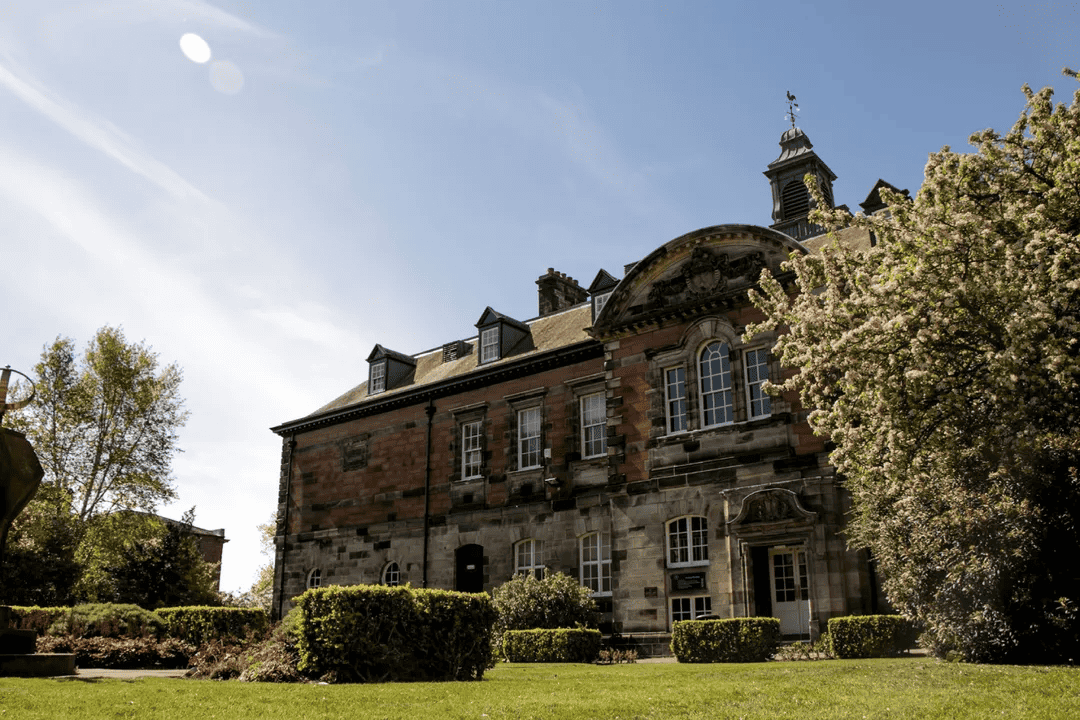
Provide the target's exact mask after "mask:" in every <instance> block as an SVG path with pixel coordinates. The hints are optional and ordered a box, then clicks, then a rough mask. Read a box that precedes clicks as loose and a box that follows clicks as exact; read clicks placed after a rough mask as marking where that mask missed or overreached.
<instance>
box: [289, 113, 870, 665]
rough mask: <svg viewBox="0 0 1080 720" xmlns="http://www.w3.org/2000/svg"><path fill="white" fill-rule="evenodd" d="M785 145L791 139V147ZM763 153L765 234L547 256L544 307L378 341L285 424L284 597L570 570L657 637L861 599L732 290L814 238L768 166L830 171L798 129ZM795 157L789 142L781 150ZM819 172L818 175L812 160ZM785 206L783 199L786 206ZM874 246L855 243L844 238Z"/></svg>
mask: <svg viewBox="0 0 1080 720" xmlns="http://www.w3.org/2000/svg"><path fill="white" fill-rule="evenodd" d="M785 143H786V144H787V146H790V147H787V146H785ZM781 149H782V153H781V158H778V160H777V161H776V162H774V163H773V164H771V165H770V173H772V174H771V175H769V173H767V175H769V177H770V181H771V182H772V184H773V196H774V199H775V200H776V204H775V207H774V220H776V223H775V224H774V226H773V227H772V228H765V227H758V226H753V225H738V224H730V225H719V226H715V227H709V228H704V229H701V230H696V231H694V232H691V233H688V234H686V235H683V236H681V237H678V238H675V239H673V240H670V241H668V242H666V243H664V244H663V245H661V246H660V247H658V248H657V249H656V250H654V251H653V252H651V253H649V254H648V255H647V256H646V257H645V258H643V259H641V260H639V261H638V262H636V263H634V264H632V265H629V266H627V268H626V270H625V273H624V276H623V277H622V278H616V277H615V276H613V275H611V274H609V273H608V272H606V271H604V270H600V271H599V272H598V273H597V276H596V279H595V280H594V281H593V282H592V284H591V285H590V286H589V287H588V288H587V289H585V288H583V287H581V285H580V284H579V283H578V282H577V281H575V280H574V279H573V278H569V277H567V276H566V275H564V274H562V273H558V272H555V271H554V270H549V271H548V272H547V273H546V274H545V275H543V276H542V277H540V279H539V280H537V285H538V288H539V302H538V306H539V315H538V317H536V318H533V319H531V320H527V321H519V320H516V319H513V318H510V317H507V316H505V315H502V314H500V313H498V312H496V311H495V310H493V309H492V308H490V307H489V308H486V309H485V310H484V311H483V312H482V313H481V315H480V318H479V320H478V321H477V323H476V333H475V335H471V336H470V337H468V338H466V339H463V340H456V341H452V342H449V343H446V344H445V345H443V346H440V347H438V348H436V349H434V350H431V351H428V352H423V353H419V354H416V355H406V354H403V353H399V352H395V351H392V350H389V349H387V348H384V347H382V346H379V345H377V346H376V347H375V349H374V350H373V351H372V353H371V355H370V356H369V357H368V365H369V373H368V379H367V381H366V382H363V383H360V384H359V385H358V386H357V387H355V388H353V389H352V390H350V391H349V392H347V393H345V394H344V395H342V396H341V397H339V398H337V399H336V400H334V401H332V402H331V403H329V404H328V405H326V406H325V407H323V408H321V409H319V410H318V411H316V412H314V413H312V414H311V415H308V416H306V417H303V418H300V419H297V420H294V421H291V422H287V423H284V424H282V425H279V426H278V427H275V428H273V430H274V432H276V433H277V434H279V435H280V436H281V438H282V441H283V443H282V448H283V449H282V456H281V476H280V486H279V497H278V501H279V513H278V533H277V538H276V544H277V557H276V569H275V584H274V603H275V611H276V612H278V613H281V612H284V611H286V610H287V609H288V604H289V600H290V598H292V597H294V596H296V595H298V594H299V593H301V592H303V591H304V590H305V589H306V588H309V587H314V586H319V585H325V584H355V583H386V584H397V583H406V582H408V583H412V584H413V585H414V586H424V587H437V588H447V589H457V590H464V591H473V592H476V591H485V590H491V589H492V588H494V587H496V586H497V585H499V584H501V583H502V582H504V581H505V580H507V579H509V578H510V577H512V576H513V575H514V574H515V573H537V574H539V573H542V572H544V571H545V570H546V571H562V572H565V573H568V574H570V575H572V576H574V577H575V578H578V579H579V581H580V582H581V583H582V584H584V585H587V586H589V587H590V588H592V590H593V591H594V596H595V597H596V599H597V601H598V603H599V605H600V607H601V610H602V612H603V618H604V624H603V629H605V630H608V631H610V632H615V633H621V634H622V635H624V636H626V635H634V636H637V637H639V638H649V637H653V638H659V639H660V642H658V643H657V647H658V648H662V647H663V646H664V642H663V639H664V638H665V637H666V634H667V633H669V632H670V628H671V624H672V623H673V622H675V621H677V620H681V619H691V618H694V617H700V616H702V615H715V616H719V617H738V616H747V615H770V616H776V617H779V618H780V620H781V627H782V631H783V633H784V634H785V635H788V636H792V637H796V636H803V637H806V636H816V635H817V634H818V633H819V632H820V631H821V630H822V629H823V628H824V624H825V623H826V622H827V620H828V619H829V618H830V617H834V616H837V615H845V614H861V613H869V612H876V611H877V610H878V609H879V605H880V604H881V601H880V599H879V595H878V593H877V583H876V581H875V578H874V576H873V568H872V566H871V564H870V563H869V558H868V557H867V555H866V554H865V552H862V551H853V550H849V549H847V547H846V546H845V543H844V539H843V527H844V515H845V512H846V510H847V502H848V501H847V497H846V495H845V494H844V491H843V489H842V487H841V486H840V485H839V484H838V483H837V481H836V477H835V475H834V473H833V469H832V468H831V466H830V465H829V462H828V457H827V446H826V443H825V441H824V440H823V439H822V438H819V437H815V436H814V435H813V433H812V432H811V430H810V428H809V426H808V425H807V422H806V412H805V411H804V410H803V409H802V408H800V407H799V405H798V402H797V399H796V398H794V397H787V396H785V397H770V396H768V395H766V394H765V393H763V391H762V388H761V383H762V382H763V381H764V380H765V379H769V378H771V379H773V380H779V379H780V378H782V377H783V376H784V373H786V372H788V371H787V370H786V369H784V368H781V367H780V366H779V364H778V362H777V359H776V358H775V357H774V356H773V355H772V354H771V352H770V348H771V344H772V342H773V341H775V337H767V336H763V337H757V338H754V339H753V341H752V342H749V343H747V342H745V341H744V340H743V335H744V331H745V328H746V326H747V325H748V324H749V323H752V322H755V321H757V320H760V319H762V318H761V317H760V316H759V315H758V313H757V311H756V310H755V309H754V308H753V307H752V306H751V304H750V303H749V300H748V296H747V293H748V291H749V289H750V288H751V287H752V286H753V285H754V283H755V281H756V279H757V278H758V277H759V275H760V273H761V271H762V270H763V269H766V268H767V269H769V270H770V271H772V273H773V274H774V275H777V276H779V277H781V279H783V274H782V271H781V267H780V266H781V263H782V262H783V261H784V260H785V259H786V258H787V257H788V256H789V254H791V253H805V252H809V250H808V249H807V245H806V244H805V243H804V242H800V240H799V239H796V238H793V237H792V236H790V235H788V234H785V233H783V232H781V231H780V230H779V229H777V228H779V227H785V228H789V227H799V228H804V229H805V228H807V227H811V226H809V225H808V224H806V223H805V222H803V223H802V224H801V225H800V224H799V223H797V222H793V221H796V220H798V219H799V217H795V216H792V215H791V213H788V214H785V205H784V203H785V200H786V199H791V198H795V201H793V202H792V203H789V204H790V206H791V207H793V208H795V210H794V211H797V212H798V213H801V217H802V218H803V220H805V215H806V213H807V212H808V204H807V203H806V202H805V198H802V197H799V196H798V193H797V192H796V191H795V190H793V189H791V188H787V187H777V184H778V183H780V182H790V181H791V178H794V177H801V175H799V173H798V169H799V168H798V167H792V164H791V163H790V162H787V163H781V165H782V167H781V169H782V170H783V172H782V173H778V172H775V171H776V169H777V163H779V162H780V160H783V159H784V158H785V156H786V157H788V158H795V161H798V162H803V163H804V164H805V167H806V168H810V169H813V170H814V171H815V172H818V173H819V178H820V179H821V180H823V181H824V182H825V183H827V184H829V194H828V195H827V197H831V181H832V179H834V177H835V176H833V175H832V174H831V171H829V172H823V171H821V170H820V168H824V164H823V163H821V162H820V160H818V159H817V156H816V155H815V154H814V153H813V151H812V150H810V146H809V141H808V140H805V135H804V134H802V131H789V132H788V133H785V134H784V137H783V138H782V141H781ZM796 151H797V152H796ZM825 170H827V168H825ZM794 211H793V212H794ZM849 240H852V241H854V242H861V243H866V240H867V239H866V238H849Z"/></svg>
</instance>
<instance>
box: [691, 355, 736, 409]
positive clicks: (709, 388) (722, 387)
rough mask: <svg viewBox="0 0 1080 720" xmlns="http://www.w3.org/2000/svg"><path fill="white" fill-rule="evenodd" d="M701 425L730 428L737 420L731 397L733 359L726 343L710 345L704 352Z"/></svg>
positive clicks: (701, 358)
mask: <svg viewBox="0 0 1080 720" xmlns="http://www.w3.org/2000/svg"><path fill="white" fill-rule="evenodd" d="M698 367H699V369H700V372H701V426H702V427H705V428H708V427H716V426H717V425H730V424H731V423H732V422H733V421H734V406H733V403H732V398H731V358H730V357H729V355H728V346H727V343H722V342H720V341H716V342H712V343H709V344H708V345H706V346H705V349H704V350H702V351H701V356H700V363H699V365H698Z"/></svg>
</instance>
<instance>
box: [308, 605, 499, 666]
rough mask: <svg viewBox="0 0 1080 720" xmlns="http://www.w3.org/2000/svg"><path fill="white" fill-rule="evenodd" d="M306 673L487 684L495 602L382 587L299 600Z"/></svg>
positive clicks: (490, 661)
mask: <svg viewBox="0 0 1080 720" xmlns="http://www.w3.org/2000/svg"><path fill="white" fill-rule="evenodd" d="M296 608H297V609H298V610H299V620H298V623H297V632H298V640H297V650H298V651H299V653H300V662H299V665H298V668H299V670H300V671H301V672H303V673H305V674H309V675H316V676H321V677H323V678H324V679H326V680H328V681H332V682H383V681H431V680H480V679H481V678H483V676H484V671H485V670H487V669H488V668H489V667H491V665H492V651H491V630H492V626H493V625H494V624H495V607H494V605H493V604H492V601H491V597H490V596H488V595H485V594H482V593H478V594H468V593H458V592H451V591H448V590H414V589H412V588H410V587H385V586H381V585H355V586H351V587H341V586H330V587H323V588H316V589H313V590H308V591H307V592H305V593H304V594H303V595H301V596H300V597H298V598H297V599H296Z"/></svg>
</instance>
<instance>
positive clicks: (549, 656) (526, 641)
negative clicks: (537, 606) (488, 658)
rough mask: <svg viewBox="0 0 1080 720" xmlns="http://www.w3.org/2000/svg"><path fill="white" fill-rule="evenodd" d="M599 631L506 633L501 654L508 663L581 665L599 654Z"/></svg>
mask: <svg viewBox="0 0 1080 720" xmlns="http://www.w3.org/2000/svg"><path fill="white" fill-rule="evenodd" d="M601 639H602V638H601V635H600V631H599V630H592V629H588V628H557V629H555V630H551V629H541V628H537V629H535V630H507V631H506V632H505V633H503V637H502V653H503V657H505V658H506V659H507V660H509V661H510V662H537V663H552V662H572V663H577V662H583V663H589V662H593V661H595V660H596V658H597V656H598V655H599V654H600V642H601Z"/></svg>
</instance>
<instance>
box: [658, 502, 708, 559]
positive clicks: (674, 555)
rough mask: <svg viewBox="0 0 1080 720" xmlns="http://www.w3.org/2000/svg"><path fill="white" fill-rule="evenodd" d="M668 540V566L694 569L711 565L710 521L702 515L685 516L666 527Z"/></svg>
mask: <svg viewBox="0 0 1080 720" xmlns="http://www.w3.org/2000/svg"><path fill="white" fill-rule="evenodd" d="M664 529H665V530H666V532H665V533H664V535H665V537H666V538H667V556H666V557H667V566H668V567H671V568H676V567H693V566H695V565H708V564H709V520H708V518H706V517H704V516H702V515H684V516H682V517H678V518H674V519H672V520H668V521H667V523H666V524H665V525H664Z"/></svg>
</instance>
